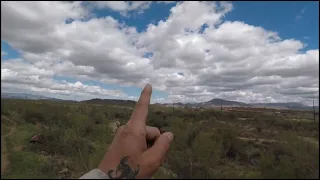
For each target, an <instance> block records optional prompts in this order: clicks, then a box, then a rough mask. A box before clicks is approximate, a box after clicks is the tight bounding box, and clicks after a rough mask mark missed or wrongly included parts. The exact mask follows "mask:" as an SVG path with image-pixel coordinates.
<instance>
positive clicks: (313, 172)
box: [259, 134, 319, 179]
mask: <svg viewBox="0 0 320 180" xmlns="http://www.w3.org/2000/svg"><path fill="white" fill-rule="evenodd" d="M281 136H282V137H280V139H281V140H282V141H281V142H280V143H278V144H276V145H275V146H274V147H272V149H271V151H269V152H266V153H264V154H263V156H262V158H261V161H260V167H259V168H260V170H261V173H262V175H263V177H264V178H299V179H300V178H319V161H318V159H319V151H318V149H317V147H316V146H315V145H313V144H312V143H309V142H306V141H304V140H302V139H299V138H298V137H297V136H295V135H292V134H287V135H281Z"/></svg>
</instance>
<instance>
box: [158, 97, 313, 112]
mask: <svg viewBox="0 0 320 180" xmlns="http://www.w3.org/2000/svg"><path fill="white" fill-rule="evenodd" d="M221 104H222V106H223V107H226V106H232V107H264V108H276V109H296V110H313V107H312V106H306V105H304V104H301V103H295V102H287V103H252V104H248V103H243V102H238V101H229V100H225V99H212V100H210V101H207V102H201V103H181V102H179V103H174V104H170V103H167V104H162V105H164V106H169V107H172V106H173V105H174V106H175V107H207V108H208V107H219V106H220V105H221ZM315 109H316V110H317V111H318V110H319V106H316V107H315Z"/></svg>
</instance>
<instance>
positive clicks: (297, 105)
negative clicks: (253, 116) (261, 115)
mask: <svg viewBox="0 0 320 180" xmlns="http://www.w3.org/2000/svg"><path fill="white" fill-rule="evenodd" d="M251 105H253V106H255V107H266V108H281V109H297V110H312V109H313V107H312V106H306V105H304V104H301V103H296V102H287V103H253V104H251ZM315 109H316V110H319V106H315Z"/></svg>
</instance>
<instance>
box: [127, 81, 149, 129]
mask: <svg viewBox="0 0 320 180" xmlns="http://www.w3.org/2000/svg"><path fill="white" fill-rule="evenodd" d="M151 94H152V86H151V85H150V84H147V85H146V86H145V87H144V88H143V90H142V92H141V95H140V98H139V100H138V102H137V104H136V107H135V110H134V111H133V113H132V115H131V118H130V120H129V123H130V124H132V125H133V126H134V127H136V126H138V127H141V126H142V125H144V126H145V124H146V120H147V116H148V107H149V104H150V98H151Z"/></svg>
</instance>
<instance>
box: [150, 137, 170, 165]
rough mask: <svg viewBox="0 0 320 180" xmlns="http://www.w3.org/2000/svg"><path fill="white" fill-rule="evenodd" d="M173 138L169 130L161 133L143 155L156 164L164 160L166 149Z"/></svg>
mask: <svg viewBox="0 0 320 180" xmlns="http://www.w3.org/2000/svg"><path fill="white" fill-rule="evenodd" d="M172 140H173V134H172V133H171V132H165V133H163V134H161V135H160V136H159V137H158V138H157V139H156V141H155V143H154V144H153V146H152V147H151V148H149V149H148V150H147V151H146V152H145V153H144V157H145V158H146V159H150V160H153V161H154V162H155V163H156V164H159V166H160V164H161V163H162V161H163V160H164V158H165V156H166V154H167V151H168V149H169V146H170V143H171V141H172Z"/></svg>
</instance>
